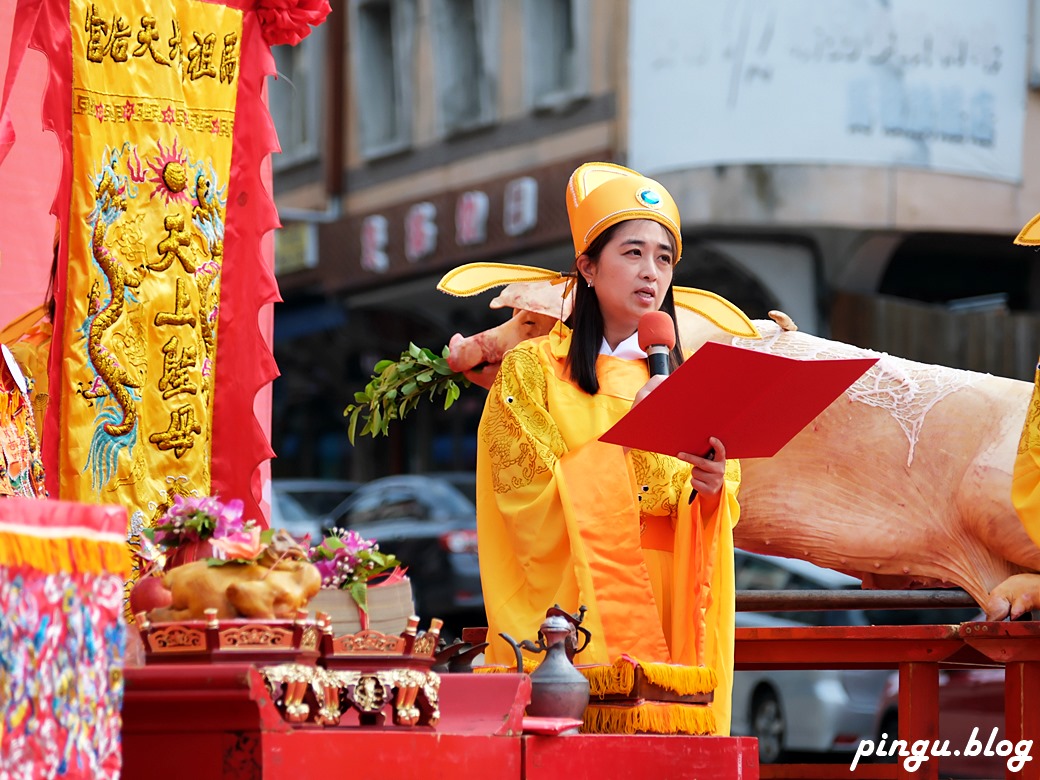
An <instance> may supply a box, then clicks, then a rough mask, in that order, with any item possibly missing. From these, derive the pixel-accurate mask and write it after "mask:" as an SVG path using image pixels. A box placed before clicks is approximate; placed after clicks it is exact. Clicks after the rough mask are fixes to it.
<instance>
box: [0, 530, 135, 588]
mask: <svg viewBox="0 0 1040 780" xmlns="http://www.w3.org/2000/svg"><path fill="white" fill-rule="evenodd" d="M0 566H29V567H31V568H33V569H36V570H37V571H41V572H44V573H46V574H57V573H60V572H63V573H66V574H118V575H119V576H120V577H122V578H123V579H126V578H127V577H129V576H130V572H131V562H130V553H129V551H128V550H127V547H126V544H125V543H124V542H107V541H99V540H96V539H83V538H81V537H76V536H71V537H52V538H47V537H39V536H29V535H25V534H16V533H10V532H8V531H0Z"/></svg>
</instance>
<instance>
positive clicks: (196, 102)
mask: <svg viewBox="0 0 1040 780" xmlns="http://www.w3.org/2000/svg"><path fill="white" fill-rule="evenodd" d="M70 18H71V28H72V73H73V78H72V151H73V159H72V170H73V182H72V197H71V210H70V218H69V236H68V240H69V271H68V278H67V285H68V287H67V297H66V306H65V321H64V335H65V337H64V348H63V353H64V354H63V355H62V361H63V367H64V368H63V381H62V387H61V436H62V439H61V444H60V455H59V457H60V480H61V498H63V499H71V500H78V501H84V502H88V503H97V502H103V503H115V504H122V505H124V506H125V507H127V509H128V511H129V512H130V514H131V528H132V529H139V528H140V527H141V525H143V524H150V522H149V521H150V520H151V518H153V517H154V516H156V515H157V514H159V513H161V511H162V510H163V509H164V508H165V506H166V505H167V504H168V503H169V502H170V501H172V497H173V494H174V493H186V494H189V493H197V494H199V495H207V494H208V493H209V492H210V453H211V441H212V430H213V421H212V412H213V389H214V380H215V374H214V368H215V365H216V350H217V319H218V316H217V315H218V311H219V303H220V277H221V267H222V259H223V252H224V225H225V214H226V205H227V204H226V201H227V192H228V179H229V175H230V168H231V146H232V131H233V128H234V121H235V99H236V93H237V91H238V58H239V47H240V42H241V39H242V13H241V11H238V10H235V9H230V8H226V7H224V6H222V5H215V4H212V3H206V2H194V1H193V0H98V2H82V0H73V2H72V4H71V17H70Z"/></svg>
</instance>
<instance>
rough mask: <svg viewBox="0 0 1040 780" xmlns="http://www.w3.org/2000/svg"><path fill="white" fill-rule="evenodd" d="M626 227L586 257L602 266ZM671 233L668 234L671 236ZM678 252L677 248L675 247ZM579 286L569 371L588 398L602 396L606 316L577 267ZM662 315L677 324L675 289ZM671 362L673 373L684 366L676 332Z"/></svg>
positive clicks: (609, 232) (606, 235)
mask: <svg viewBox="0 0 1040 780" xmlns="http://www.w3.org/2000/svg"><path fill="white" fill-rule="evenodd" d="M622 224H624V223H623V222H619V223H617V224H616V225H611V226H610V227H609V228H607V229H606V230H604V231H603V232H602V233H600V234H599V235H598V236H596V238H595V239H593V241H592V243H591V244H589V248H588V249H586V250H585V254H586V255H588V256H589V258H590V259H591V260H592V261H593V262H594V263H598V262H599V256H600V254H601V253H602V252H603V247H605V246H606V245H607V244H608V243H609V242H610V239H611V238H612V237H613V236H614V233H615V232H617V229H618V226H619V225H622ZM670 235H671V233H669V236H670ZM672 250H673V251H674V250H675V247H674V246H673V247H672ZM574 273H575V278H576V283H575V286H574V310H573V311H572V312H571V316H570V319H568V321H567V324H568V325H570V328H571V346H570V349H569V351H568V352H567V370H568V372H569V373H570V375H571V379H572V380H574V381H575V382H576V383H577V384H578V387H580V388H581V389H582V390H584V391H585V392H586V393H588V394H589V395H595V394H596V393H598V392H599V377H598V376H597V375H596V358H597V357H599V348H600V345H601V344H602V343H603V312H602V311H600V308H599V298H597V297H596V288H595V287H589V286H587V285H586V284H585V280H584V279H583V278H582V276H581V274H580V273H579V272H578V269H577V264H575V267H574ZM661 311H663V312H667V313H668V315H669V316H670V317H671V318H672V322H675V299H674V298H673V296H672V285H670V284H669V285H668V290H667V292H665V295H664V301H662V303H661ZM668 362H669V364H670V365H671V369H672V371H674V370H675V369H677V368H678V367H679V366H680V365H682V362H683V354H682V344H681V343H680V342H679V331H678V329H676V331H675V346H674V347H673V348H672V351H671V353H669V355H668Z"/></svg>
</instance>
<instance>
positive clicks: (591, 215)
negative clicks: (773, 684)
mask: <svg viewBox="0 0 1040 780" xmlns="http://www.w3.org/2000/svg"><path fill="white" fill-rule="evenodd" d="M567 202H568V212H569V216H570V222H571V231H572V234H573V236H574V245H575V254H576V260H575V271H576V274H577V275H578V276H577V277H576V278H577V284H576V289H575V301H574V312H573V314H572V317H571V319H570V323H571V325H572V327H573V332H572V331H571V330H570V329H569V328H567V327H566V326H564V325H559V326H557V328H555V329H554V330H553V332H552V333H550V334H549V335H548V336H545V337H541V338H537V339H532V340H530V341H527V342H524V343H522V344H520V345H519V346H517V347H515V348H514V349H512V350H511V351H510V352H509V353H507V354H506V356H505V357H504V359H503V361H502V367H501V369H500V371H499V373H498V376H497V378H496V381H495V384H494V385H493V387H492V388H491V391H490V394H489V396H488V399H487V403H486V406H485V409H484V415H483V417H482V420H481V424H480V430H479V433H478V460H477V484H478V486H479V487H478V496H477V528H478V540H479V555H480V562H481V576H482V582H483V589H484V601H485V608H486V610H487V616H488V626H489V637H491V638H492V639H491V645H490V646H489V647H488V649H487V651H486V657H487V660H488V661H489V662H490V663H509V662H510V661H511V659H512V658H513V654H512V649H511V648H510V647H509V646H508V644H506V643H505V642H504V641H503V640H500V639H498V638H497V637H498V634H499V633H500V632H504V633H507V634H509V635H510V636H512V637H515V638H517V639H520V638H528V637H534V636H536V635H537V631H538V626H539V625H540V623H541V622H542V620H543V619H544V617H545V612H546V609H548V608H549V607H551V606H553V605H554V604H559V605H560V606H561V607H563V608H564V609H566V610H568V611H570V612H577V611H578V608H579V607H580V606H582V605H584V606H587V607H588V612H587V614H586V616H585V620H584V626H585V627H586V628H588V629H589V630H590V632H591V634H592V641H591V642H590V644H589V646H588V647H587V648H586V649H585V650H584V651H583V652H582V653H581V654H580V655H579V656H578V658H577V659H576V660H577V662H578V663H581V664H611V663H613V662H614V661H615V660H616V659H618V658H619V657H621V656H623V655H624V656H630V657H633V658H635V659H637V660H638V661H640V662H649V663H654V664H675V665H681V666H686V667H696V666H702V667H707V668H709V669H711V670H712V671H713V672H714V674H715V675H716V676H717V680H718V685H717V687H716V689H715V700H714V702H713V704H712V712H713V715H714V724H713V728H712V729H709V730H713V731H714V732H715V733H718V734H728V733H729V711H730V690H731V679H732V667H733V613H734V603H733V601H734V587H733V534H732V531H733V526H734V525H735V524H736V522H737V519H738V517H739V506H738V504H737V500H736V493H737V488H738V485H739V467H738V464H737V463H736V462H735V461H733V462H728V463H727V461H726V459H725V447H724V443H723V442H720V441H718V440H717V439H713V440H712V446H713V448H714V455H715V459H714V460H709V459H706V458H702V457H698V456H697V455H694V454H690V453H679V457H668V456H664V455H659V454H655V453H649V452H642V451H636V450H626V449H625V448H622V447H620V446H618V445H614V444H606V443H603V442H600V441H598V437H599V436H600V435H601V434H603V433H604V432H605V431H606V430H607V429H609V428H610V427H611V426H612V425H613V424H614V423H615V422H617V421H618V420H619V419H620V418H621V417H623V416H624V415H625V414H626V413H627V412H628V411H629V410H630V409H631V408H632V406H633V405H634V404H636V403H638V402H639V401H640V400H641V399H642V398H644V397H645V396H646V394H647V393H649V392H652V390H653V389H654V388H655V387H657V386H658V385H659V384H660V382H661V381H663V379H664V377H653V378H651V377H650V375H649V371H648V369H647V364H646V359H645V353H643V352H642V351H641V350H640V349H639V347H638V343H637V341H636V336H635V334H636V330H637V326H638V322H639V319H640V317H641V316H642V314H644V313H646V312H647V311H655V310H658V309H661V310H664V311H668V312H669V313H670V314H671V315H672V317H673V319H674V316H675V312H674V304H673V302H672V285H671V281H672V269H673V267H674V264H675V263H676V262H678V259H679V257H680V256H681V252H682V239H681V232H680V228H679V217H678V210H677V209H676V207H675V203H674V201H672V199H671V197H670V196H669V195H668V193H667V191H665V189H664V188H663V187H662V186H661V185H660V184H659V183H657V182H655V181H653V180H651V179H647V178H644V177H642V176H639V175H638V174H637V173H635V172H634V171H630V170H628V169H626V168H622V167H620V166H614V165H610V164H606V163H588V164H586V165H583V166H581V167H579V168H578V170H576V171H575V172H574V174H573V175H572V176H571V180H570V182H569V185H568V197H567ZM682 357H683V355H682V352H681V345H678V344H677V345H676V348H675V349H674V350H673V353H672V355H671V362H672V364H673V368H674V366H675V365H677V364H678V363H679V362H681V361H682ZM707 379H708V380H709V381H710V378H707ZM661 424H662V425H667V424H668V421H667V420H661ZM694 491H696V493H695V494H694ZM691 496H692V499H691Z"/></svg>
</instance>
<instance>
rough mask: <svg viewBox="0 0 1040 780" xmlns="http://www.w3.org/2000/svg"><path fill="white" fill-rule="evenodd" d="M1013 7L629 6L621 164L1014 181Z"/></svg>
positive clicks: (1018, 56) (789, 1)
mask: <svg viewBox="0 0 1040 780" xmlns="http://www.w3.org/2000/svg"><path fill="white" fill-rule="evenodd" d="M1028 16H1029V14H1028V5H1027V0H987V2H979V0H632V3H631V6H630V16H629V21H630V36H629V52H628V53H629V116H628V122H629V135H628V137H629V143H628V155H629V156H628V159H629V162H630V164H631V166H632V167H633V168H635V169H637V170H639V171H641V172H643V173H646V174H648V175H653V174H655V173H662V172H665V171H669V170H675V169H683V168H690V167H697V166H710V165H719V164H726V163H824V164H826V163H836V164H860V165H885V166H907V167H914V168H923V169H926V170H933V171H945V172H953V173H963V174H969V175H974V176H984V177H989V178H995V179H1004V180H1010V181H1018V180H1020V179H1021V169H1022V135H1023V125H1024V122H1025V107H1026V89H1027V62H1026V59H1027V47H1028V29H1027V28H1028Z"/></svg>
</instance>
